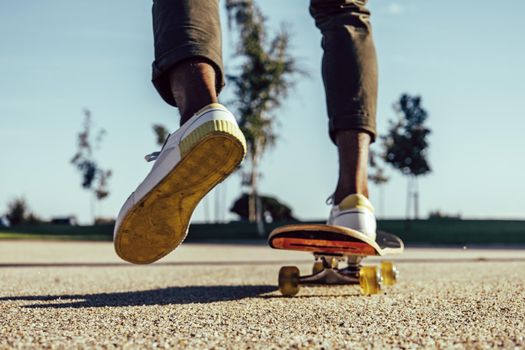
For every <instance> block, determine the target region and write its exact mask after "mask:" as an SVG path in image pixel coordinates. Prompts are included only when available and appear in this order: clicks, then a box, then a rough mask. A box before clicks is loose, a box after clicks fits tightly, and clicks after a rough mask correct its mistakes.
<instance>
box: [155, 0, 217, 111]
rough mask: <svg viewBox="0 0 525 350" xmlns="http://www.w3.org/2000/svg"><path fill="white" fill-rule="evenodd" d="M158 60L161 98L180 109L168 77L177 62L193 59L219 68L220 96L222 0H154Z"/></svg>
mask: <svg viewBox="0 0 525 350" xmlns="http://www.w3.org/2000/svg"><path fill="white" fill-rule="evenodd" d="M152 14H153V36H154V45H155V61H154V62H153V67H152V68H153V73H152V82H153V85H154V86H155V88H156V89H157V91H158V92H159V94H160V96H162V98H163V99H164V100H165V101H166V102H167V103H169V104H170V105H172V106H176V103H175V100H174V99H173V96H172V94H171V87H170V84H169V79H168V75H167V74H166V73H167V72H168V71H169V70H170V69H171V68H173V67H174V66H175V65H176V64H177V63H179V62H181V61H184V60H186V59H189V58H193V57H202V58H205V59H207V60H208V61H209V62H210V63H211V64H212V65H213V67H214V68H215V71H216V76H217V93H218V92H219V91H220V90H221V89H222V87H223V85H224V75H223V66H222V52H221V49H222V47H221V45H222V44H221V27H220V18H219V1H218V0H154V1H153V9H152Z"/></svg>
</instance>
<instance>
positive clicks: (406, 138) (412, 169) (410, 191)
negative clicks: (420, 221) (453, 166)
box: [382, 94, 431, 219]
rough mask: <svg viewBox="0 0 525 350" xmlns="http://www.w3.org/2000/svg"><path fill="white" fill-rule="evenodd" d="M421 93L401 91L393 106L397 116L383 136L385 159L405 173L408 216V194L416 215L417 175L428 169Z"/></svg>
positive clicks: (426, 131)
mask: <svg viewBox="0 0 525 350" xmlns="http://www.w3.org/2000/svg"><path fill="white" fill-rule="evenodd" d="M421 104H422V103H421V97H420V96H410V95H408V94H403V95H402V96H401V98H400V99H399V101H398V102H396V103H395V104H394V106H393V108H394V111H395V113H396V114H397V119H396V120H390V121H389V129H388V133H387V135H386V136H384V137H383V138H382V139H383V146H384V149H385V161H386V162H387V163H389V164H390V165H391V166H392V167H394V168H395V169H397V170H399V171H400V172H401V173H402V174H403V175H406V176H408V187H407V205H406V217H407V218H408V217H409V212H410V203H411V197H412V196H413V197H414V217H415V218H416V219H417V218H418V217H419V213H418V211H419V193H418V189H417V178H418V177H419V176H421V175H425V174H427V173H429V172H430V171H431V169H430V165H429V163H428V161H427V151H428V147H429V143H428V141H427V137H428V135H429V134H430V132H431V131H430V129H429V128H427V127H426V126H425V125H424V123H425V121H426V120H427V118H428V113H427V111H426V110H425V109H423V107H422V105H421Z"/></svg>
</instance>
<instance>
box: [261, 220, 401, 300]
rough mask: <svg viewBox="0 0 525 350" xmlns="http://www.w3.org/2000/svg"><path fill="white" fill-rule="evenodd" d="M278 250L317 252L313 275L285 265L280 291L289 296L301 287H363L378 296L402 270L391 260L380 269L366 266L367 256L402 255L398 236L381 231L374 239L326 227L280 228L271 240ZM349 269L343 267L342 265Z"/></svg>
mask: <svg viewBox="0 0 525 350" xmlns="http://www.w3.org/2000/svg"><path fill="white" fill-rule="evenodd" d="M268 244H269V245H270V247H272V248H274V249H286V250H297V251H304V252H309V253H313V255H314V258H315V262H314V265H313V268H312V274H311V275H305V276H301V275H300V273H299V269H298V268H297V267H296V266H283V267H281V269H280V271H279V290H280V291H281V293H282V294H283V295H285V296H293V295H295V294H297V293H298V292H299V286H300V285H337V284H339V285H341V284H359V285H360V287H361V292H362V293H363V294H365V295H371V294H377V293H379V292H380V290H381V285H382V284H383V285H387V286H391V285H394V284H395V283H396V281H397V277H398V270H397V268H396V267H395V266H394V264H393V263H392V262H390V261H382V262H381V264H380V266H379V268H378V267H377V266H362V265H361V261H362V260H363V259H364V258H365V257H367V256H384V255H389V254H401V253H402V252H403V249H404V245H403V241H402V240H401V239H400V238H399V237H397V236H396V235H394V234H391V233H388V232H384V231H377V235H376V240H375V241H374V240H372V239H370V238H368V237H367V236H365V235H363V234H362V233H360V232H359V231H355V230H352V229H348V228H345V227H341V226H330V225H322V224H299V225H286V226H281V227H279V228H276V229H275V230H273V231H272V232H271V233H270V236H269V237H268ZM345 261H346V263H347V266H346V267H344V268H339V263H341V262H345Z"/></svg>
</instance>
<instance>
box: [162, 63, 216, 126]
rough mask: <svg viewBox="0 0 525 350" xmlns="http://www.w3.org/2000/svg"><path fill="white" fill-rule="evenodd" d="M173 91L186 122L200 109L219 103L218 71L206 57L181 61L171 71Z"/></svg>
mask: <svg viewBox="0 0 525 350" xmlns="http://www.w3.org/2000/svg"><path fill="white" fill-rule="evenodd" d="M169 79H170V84H171V92H172V94H173V98H174V99H175V102H176V103H177V106H178V108H179V112H180V115H181V121H180V124H181V125H182V124H184V123H185V122H186V121H187V120H188V119H190V118H191V117H192V116H193V115H194V114H195V113H196V112H197V111H198V110H200V109H201V108H203V107H205V106H207V105H209V104H210V103H217V102H218V99H217V90H216V87H215V82H216V80H215V79H216V73H215V69H214V68H213V66H212V65H211V64H210V63H209V62H208V61H207V60H206V59H204V58H200V57H196V58H192V59H189V60H186V61H183V62H181V63H179V64H178V65H177V66H175V67H174V68H173V69H172V70H171V72H170V73H169Z"/></svg>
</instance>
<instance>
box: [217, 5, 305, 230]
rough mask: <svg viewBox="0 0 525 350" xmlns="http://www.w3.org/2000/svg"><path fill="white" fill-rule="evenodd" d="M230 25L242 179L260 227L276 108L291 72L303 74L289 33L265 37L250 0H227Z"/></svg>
mask: <svg viewBox="0 0 525 350" xmlns="http://www.w3.org/2000/svg"><path fill="white" fill-rule="evenodd" d="M226 9H227V12H228V19H229V25H230V28H231V27H232V23H233V26H234V27H235V28H236V29H237V34H238V36H239V39H238V44H237V47H236V51H235V52H236V55H237V56H238V57H239V58H240V60H241V64H240V65H239V66H238V67H237V69H236V70H235V71H234V72H233V74H228V75H227V79H228V80H229V82H230V83H231V84H232V85H233V91H234V95H235V96H236V100H235V101H234V103H233V106H234V108H235V109H236V112H237V116H238V117H239V127H240V128H241V130H242V132H243V133H244V136H245V137H246V144H247V148H248V155H247V160H248V166H249V170H248V172H247V174H246V175H245V176H244V178H245V179H244V181H243V184H245V185H247V186H248V187H249V189H250V193H249V219H250V221H251V222H254V221H256V222H257V223H258V224H259V225H258V227H259V233H260V234H263V229H262V226H261V223H262V220H261V215H262V210H261V208H260V207H261V205H257V203H259V202H260V201H259V200H258V199H257V193H258V181H257V180H258V177H259V165H260V160H261V158H262V156H263V154H264V153H265V151H266V150H267V149H268V148H270V147H272V146H274V145H275V142H276V140H277V134H276V132H275V127H276V122H277V119H276V116H275V114H274V112H275V111H276V109H278V108H279V107H280V106H281V105H282V103H283V101H284V99H285V98H286V97H287V94H288V91H289V90H290V89H291V88H292V87H293V86H294V84H295V80H294V78H295V76H296V75H297V74H298V73H299V74H305V72H303V71H302V70H301V69H300V68H299V67H298V64H297V61H296V59H295V58H293V57H292V56H291V55H290V53H289V46H290V34H289V32H288V31H287V30H286V29H285V28H284V26H282V27H281V30H280V31H279V32H278V33H277V34H275V36H274V37H273V38H269V34H268V30H267V28H266V23H265V18H264V16H263V15H262V13H261V11H260V9H259V8H258V7H257V6H256V5H255V4H254V3H253V1H252V0H226Z"/></svg>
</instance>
